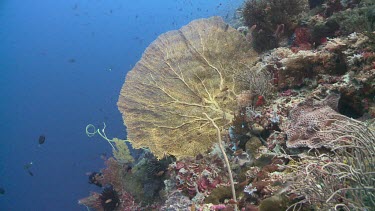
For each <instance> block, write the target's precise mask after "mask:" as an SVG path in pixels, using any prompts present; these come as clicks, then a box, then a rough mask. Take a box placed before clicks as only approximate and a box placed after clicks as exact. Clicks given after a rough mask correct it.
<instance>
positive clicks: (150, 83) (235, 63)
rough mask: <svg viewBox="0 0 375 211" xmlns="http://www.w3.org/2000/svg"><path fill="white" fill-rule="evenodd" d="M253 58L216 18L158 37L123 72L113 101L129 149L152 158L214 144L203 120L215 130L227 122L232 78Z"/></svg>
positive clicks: (238, 37)
mask: <svg viewBox="0 0 375 211" xmlns="http://www.w3.org/2000/svg"><path fill="white" fill-rule="evenodd" d="M256 58H257V57H256V53H255V52H254V51H253V50H252V49H251V48H250V46H249V44H248V43H247V42H246V41H245V38H244V37H243V36H242V35H241V34H240V33H239V32H237V31H236V30H235V29H233V28H232V27H230V26H229V25H228V24H226V23H224V22H223V20H222V19H221V18H220V17H212V18H209V19H199V20H195V21H192V22H191V23H189V24H188V25H186V26H184V27H182V28H181V29H179V30H176V31H170V32H167V33H165V34H162V35H160V36H159V37H158V38H157V39H156V40H155V41H154V42H153V43H152V44H151V45H150V46H149V47H148V48H147V49H146V51H145V52H144V54H143V56H142V58H141V60H140V61H139V62H138V63H137V64H136V65H135V67H134V68H133V69H132V70H131V71H130V72H129V73H128V75H127V77H126V81H125V84H124V86H123V88H122V90H121V93H120V98H119V101H118V107H119V110H120V111H121V113H122V114H123V118H124V122H125V125H126V127H127V132H128V138H129V139H130V140H131V142H132V144H133V146H134V147H135V148H140V147H148V148H149V149H150V150H151V151H152V152H153V153H154V154H155V155H156V156H157V157H158V158H161V157H163V156H164V155H165V154H171V155H174V156H176V157H178V158H179V157H186V156H194V155H197V154H199V153H202V152H205V151H206V150H207V149H208V148H209V147H210V146H211V145H212V143H213V142H215V141H216V140H217V137H216V131H215V128H214V127H212V125H211V122H210V121H209V119H208V118H207V116H209V117H210V118H212V119H213V120H214V121H215V122H216V124H218V125H219V126H223V125H225V124H227V123H228V122H229V121H230V120H231V119H232V118H233V114H232V111H233V110H234V109H235V108H236V100H235V99H236V95H237V93H240V91H241V90H242V87H241V85H240V84H238V83H236V81H235V80H234V77H235V75H236V74H240V72H241V71H243V70H244V69H246V67H247V66H251V64H252V63H253V62H254V60H255V59H256ZM206 114H207V116H206Z"/></svg>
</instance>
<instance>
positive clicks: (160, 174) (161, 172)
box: [155, 171, 164, 177]
mask: <svg viewBox="0 0 375 211" xmlns="http://www.w3.org/2000/svg"><path fill="white" fill-rule="evenodd" d="M163 174H164V171H159V172H158V173H156V174H155V176H157V177H160V176H162V175H163Z"/></svg>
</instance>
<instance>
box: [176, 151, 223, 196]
mask: <svg viewBox="0 0 375 211" xmlns="http://www.w3.org/2000/svg"><path fill="white" fill-rule="evenodd" d="M223 165H224V164H223V162H222V160H221V159H220V158H219V157H217V156H213V157H209V158H207V157H205V158H201V159H192V158H186V159H183V160H181V161H177V162H175V163H173V164H171V165H170V168H169V171H170V174H171V177H175V178H176V187H177V189H179V190H182V191H185V192H187V193H188V194H189V196H190V197H194V196H195V195H196V194H197V193H198V192H199V193H203V194H204V195H206V196H207V195H209V194H210V193H211V191H212V190H213V189H215V188H216V187H217V186H219V185H228V178H227V176H226V174H223V172H222V169H223Z"/></svg>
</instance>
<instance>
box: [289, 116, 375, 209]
mask: <svg viewBox="0 0 375 211" xmlns="http://www.w3.org/2000/svg"><path fill="white" fill-rule="evenodd" d="M335 119H340V120H337V121H335V122H333V123H332V124H333V125H335V127H334V128H335V129H328V130H324V131H322V132H325V133H329V134H331V135H332V136H333V137H334V139H332V140H330V141H328V142H326V143H325V146H327V147H329V148H331V151H332V152H331V153H324V154H321V153H317V154H316V155H315V156H304V158H303V160H302V161H301V162H298V163H297V164H296V165H291V166H290V168H291V169H292V170H293V172H294V173H293V175H294V177H293V178H294V180H293V182H292V185H291V187H290V188H291V193H294V194H296V195H297V196H299V197H301V196H302V200H299V201H298V202H296V203H295V204H294V205H292V206H291V207H290V209H291V208H298V207H300V206H302V205H309V206H314V207H315V208H316V209H319V210H331V209H332V210H372V209H373V208H374V207H375V194H374V193H375V181H374V177H375V166H374V163H375V131H374V130H373V129H371V128H370V127H369V126H368V125H367V124H365V123H363V122H360V121H357V120H353V119H350V118H347V117H345V116H342V115H337V117H336V118H335Z"/></svg>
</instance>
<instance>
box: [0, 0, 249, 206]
mask: <svg viewBox="0 0 375 211" xmlns="http://www.w3.org/2000/svg"><path fill="white" fill-rule="evenodd" d="M241 2H242V1H241V0H228V1H218V0H204V1H203V0H160V1H155V0H137V1H129V0H64V1H56V0H43V1H40V0H12V1H10V0H2V1H0V100H1V103H0V188H2V189H4V190H5V193H4V194H3V195H0V210H16V211H22V210H86V208H85V207H83V206H79V205H78V204H77V200H78V199H80V198H83V197H85V196H88V195H89V193H90V191H95V190H98V189H96V187H94V186H93V185H90V184H88V178H87V176H86V172H90V171H98V170H99V169H100V168H102V167H103V166H104V164H103V160H102V159H101V158H100V155H101V154H103V153H106V154H107V155H110V153H111V148H110V146H109V145H108V144H107V143H106V142H105V141H104V140H102V139H100V138H99V137H93V138H89V137H87V136H86V134H85V127H86V125H87V124H90V123H91V124H94V125H101V124H102V122H106V125H107V129H106V132H107V135H108V136H109V137H119V138H125V137H126V134H125V127H124V126H123V122H122V118H121V115H120V113H119V112H118V110H117V106H116V102H117V99H118V95H119V92H120V89H121V86H122V84H123V83H124V79H125V75H126V72H127V71H129V70H130V69H131V68H132V67H133V65H134V64H135V63H136V62H137V61H138V60H139V58H140V57H141V55H142V52H143V51H144V49H145V48H146V47H147V46H148V45H149V44H150V43H151V42H152V41H153V40H154V39H155V38H156V37H157V36H158V35H159V34H161V33H164V32H166V31H169V30H173V29H178V28H180V27H181V26H183V25H185V24H187V23H189V22H190V21H191V20H193V19H197V18H202V17H209V16H213V15H221V16H226V15H227V14H228V12H233V11H234V10H235V8H237V7H238V6H239V5H240V4H241ZM40 135H45V136H46V141H45V143H44V144H43V145H40V146H39V144H38V138H39V136H40ZM30 162H32V165H30V166H31V167H30V168H29V169H25V168H24V167H25V165H27V164H29V163H30ZM28 170H29V171H30V172H31V173H32V174H33V176H31V175H30V173H29V172H28Z"/></svg>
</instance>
